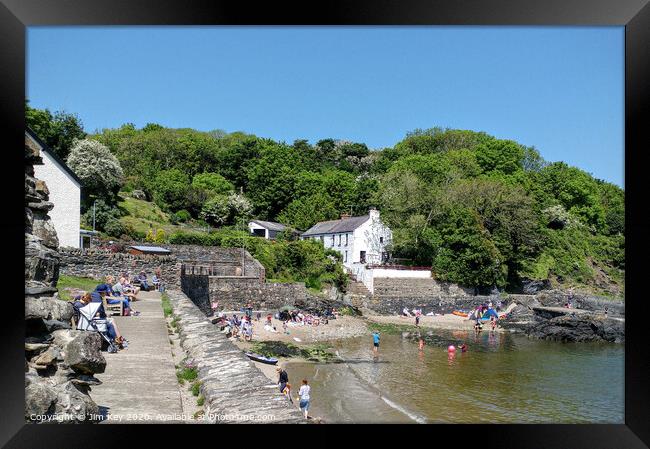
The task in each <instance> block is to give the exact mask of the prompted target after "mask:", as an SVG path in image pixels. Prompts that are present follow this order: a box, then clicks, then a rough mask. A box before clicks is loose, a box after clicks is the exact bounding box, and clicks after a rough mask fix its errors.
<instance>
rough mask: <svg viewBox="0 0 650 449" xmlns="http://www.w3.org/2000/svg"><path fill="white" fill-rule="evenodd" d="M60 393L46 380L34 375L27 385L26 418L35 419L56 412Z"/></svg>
mask: <svg viewBox="0 0 650 449" xmlns="http://www.w3.org/2000/svg"><path fill="white" fill-rule="evenodd" d="M57 398H58V394H57V392H56V390H55V389H54V388H53V387H52V386H51V385H49V384H48V383H47V382H46V381H44V380H42V379H40V378H37V377H34V378H32V379H31V381H30V382H29V385H27V386H26V387H25V419H26V420H28V421H34V420H37V419H39V418H37V417H42V416H51V415H52V414H53V413H55V409H56V401H57Z"/></svg>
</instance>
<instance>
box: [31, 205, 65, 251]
mask: <svg viewBox="0 0 650 449" xmlns="http://www.w3.org/2000/svg"><path fill="white" fill-rule="evenodd" d="M32 233H33V234H34V235H35V236H36V237H38V238H40V239H41V243H42V244H43V245H45V246H46V247H48V248H52V249H56V248H58V247H59V238H58V237H57V235H56V229H54V225H53V224H52V220H50V218H49V217H48V216H47V215H45V214H43V213H35V214H33V219H32Z"/></svg>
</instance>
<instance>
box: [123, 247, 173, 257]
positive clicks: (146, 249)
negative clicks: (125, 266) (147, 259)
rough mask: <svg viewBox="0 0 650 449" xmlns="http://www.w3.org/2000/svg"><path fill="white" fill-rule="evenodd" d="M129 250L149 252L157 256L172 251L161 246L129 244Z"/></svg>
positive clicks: (148, 253) (168, 253)
mask: <svg viewBox="0 0 650 449" xmlns="http://www.w3.org/2000/svg"><path fill="white" fill-rule="evenodd" d="M128 252H129V253H130V254H147V255H156V256H168V255H170V254H171V253H172V252H171V251H170V250H168V249H166V248H162V247H160V246H129V248H128Z"/></svg>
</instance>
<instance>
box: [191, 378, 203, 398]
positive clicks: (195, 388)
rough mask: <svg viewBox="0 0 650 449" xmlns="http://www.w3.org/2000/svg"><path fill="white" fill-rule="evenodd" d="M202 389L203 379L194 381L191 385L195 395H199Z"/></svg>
mask: <svg viewBox="0 0 650 449" xmlns="http://www.w3.org/2000/svg"><path fill="white" fill-rule="evenodd" d="M200 390H201V381H198V380H197V381H194V382H192V386H191V387H190V391H191V392H192V395H193V396H198V395H199V393H200Z"/></svg>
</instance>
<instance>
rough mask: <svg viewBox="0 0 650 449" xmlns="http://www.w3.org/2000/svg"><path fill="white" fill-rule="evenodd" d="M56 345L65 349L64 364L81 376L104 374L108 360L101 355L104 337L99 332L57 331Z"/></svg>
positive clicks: (55, 332)
mask: <svg viewBox="0 0 650 449" xmlns="http://www.w3.org/2000/svg"><path fill="white" fill-rule="evenodd" d="M52 335H54V343H55V344H56V345H58V346H60V347H61V348H63V360H64V363H65V364H66V365H67V366H69V367H70V368H71V369H72V370H73V371H74V372H76V373H79V374H95V373H103V372H104V369H106V359H105V358H104V356H103V355H102V353H101V348H102V337H101V336H100V335H99V334H98V333H97V332H86V331H76V330H57V331H54V332H53V333H52Z"/></svg>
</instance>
